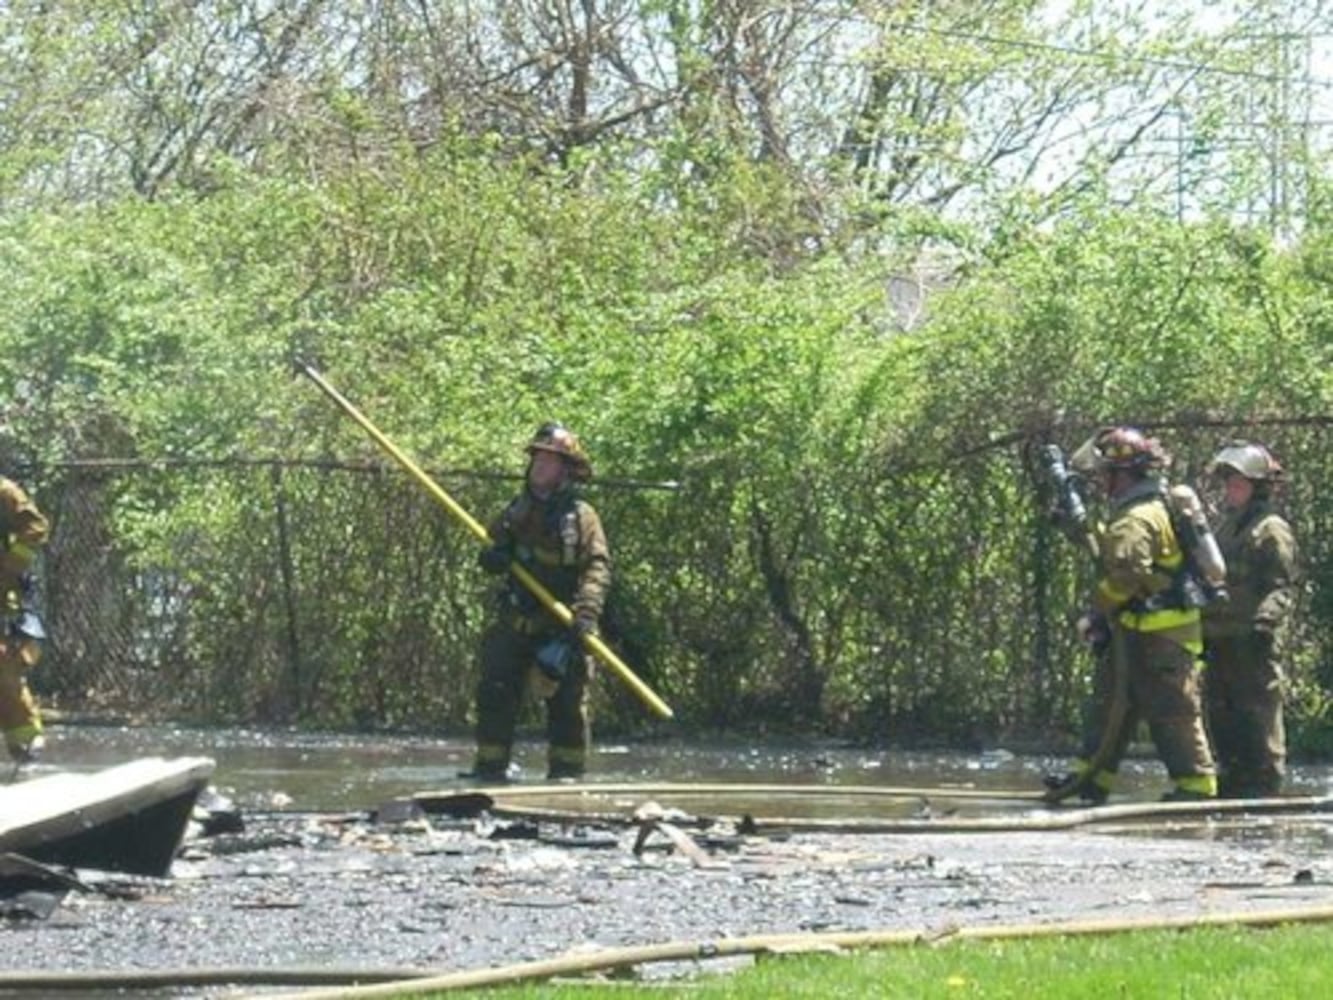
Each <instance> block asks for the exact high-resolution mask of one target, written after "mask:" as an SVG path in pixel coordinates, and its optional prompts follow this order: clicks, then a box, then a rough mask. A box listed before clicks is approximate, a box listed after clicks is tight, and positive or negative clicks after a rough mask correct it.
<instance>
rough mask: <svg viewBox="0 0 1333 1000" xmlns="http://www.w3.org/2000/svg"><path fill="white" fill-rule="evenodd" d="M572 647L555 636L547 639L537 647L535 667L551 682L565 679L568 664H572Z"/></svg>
mask: <svg viewBox="0 0 1333 1000" xmlns="http://www.w3.org/2000/svg"><path fill="white" fill-rule="evenodd" d="M574 656H575V653H574V647H573V646H572V645H570V642H569V640H568V639H566V638H564V637H563V636H557V637H556V638H554V639H547V640H546V641H545V642H544V643H542V644H541V645H540V646H539V647H537V657H536V659H537V667H538V668H539V669H540V670H541V672H542V673H544V674H545V675H546V676H547V677H549V678H551V680H553V681H556V682H557V683H558V682H560V681H563V680H564V679H565V675H566V674H567V673H569V667H570V664H572V663H573V662H574Z"/></svg>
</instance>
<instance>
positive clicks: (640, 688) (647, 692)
mask: <svg viewBox="0 0 1333 1000" xmlns="http://www.w3.org/2000/svg"><path fill="white" fill-rule="evenodd" d="M294 364H295V366H296V370H297V371H298V372H300V373H301V374H303V375H305V376H306V377H307V378H309V379H310V381H312V382H314V383H315V385H317V386H318V387H319V389H320V391H322V392H323V393H324V395H326V396H328V397H329V399H331V400H333V402H334V403H335V404H336V405H337V406H338V408H339V409H340V410H342V411H343V412H344V413H345V414H347V415H348V416H349V417H351V418H352V419H353V420H354V421H356V422H357V423H358V424H359V425H360V426H361V429H362V430H364V431H365V432H366V433H367V434H369V435H370V436H371V438H373V439H374V441H375V443H376V444H378V445H379V446H380V447H381V448H383V449H384V450H385V451H386V452H387V453H388V454H389V455H390V456H391V457H392V458H393V459H394V461H396V462H397V463H398V464H399V465H401V466H402V467H403V469H404V470H406V472H407V473H408V474H409V475H410V476H411V477H412V478H413V479H415V480H416V481H417V482H419V483H420V484H421V485H422V486H424V487H425V488H426V490H427V492H429V493H430V495H431V496H433V497H434V498H435V499H436V500H438V501H439V502H440V504H441V506H443V507H444V509H445V510H447V511H448V512H449V513H450V514H452V515H453V517H454V519H455V520H457V521H458V522H460V523H461V524H462V525H463V527H465V528H467V530H468V531H470V532H471V533H472V534H473V536H474V537H475V538H476V539H477V541H479V542H481V544H482V545H490V544H492V539H491V535H490V532H488V531H487V530H486V527H485V525H483V524H482V523H481V522H480V521H478V520H477V519H476V518H474V517H473V516H472V515H471V514H469V513H468V512H467V511H466V510H464V509H463V508H462V507H461V506H459V504H458V502H457V501H455V500H454V498H453V497H451V496H450V495H449V494H448V493H446V492H445V491H444V490H443V489H442V488H441V487H440V485H439V484H438V483H437V482H435V480H434V479H432V478H431V477H430V476H429V475H427V474H426V472H425V471H424V470H423V469H422V468H421V467H420V466H419V465H417V464H416V462H414V461H412V459H411V458H409V457H408V456H407V455H406V454H405V453H404V452H403V451H402V450H401V449H400V448H399V447H398V446H397V445H395V444H394V443H393V442H392V441H390V440H389V438H388V437H386V436H385V435H384V434H383V433H382V432H381V431H380V430H379V428H377V427H376V426H375V425H374V424H372V423H371V422H370V420H369V419H368V418H367V417H366V416H365V414H363V413H362V412H361V411H360V410H358V409H357V408H356V407H355V406H353V405H352V403H351V402H349V401H348V400H347V399H346V398H345V397H344V396H343V395H342V394H341V393H340V392H338V390H337V389H335V388H334V387H333V386H331V385H330V384H329V383H328V382H327V381H326V380H325V378H324V376H322V375H321V374H320V373H319V372H317V371H316V370H315V369H314V368H312V367H311V366H310V365H308V364H306V363H305V362H304V361H302V360H300V359H297V360H295V362H294ZM509 571H510V572H511V573H512V574H513V575H514V577H515V578H516V579H517V580H518V581H519V582H520V583H522V584H523V586H524V587H526V588H527V590H528V591H529V592H530V593H531V594H532V596H533V597H535V598H536V599H537V600H538V601H539V602H540V603H541V605H542V607H544V608H545V609H546V610H547V611H548V612H550V613H551V614H552V615H553V616H555V618H556V620H557V621H559V622H560V624H561V625H565V626H570V625H572V624H573V623H574V615H573V613H572V612H571V611H570V610H569V608H567V607H565V605H564V604H562V603H560V602H559V601H557V600H556V599H555V597H554V596H552V594H551V592H550V591H548V590H547V589H546V588H545V587H544V586H542V584H541V581H539V580H537V579H536V577H534V576H533V575H532V574H531V573H530V572H528V570H527V568H526V567H525V566H523V565H522V564H521V563H519V562H517V561H514V562H511V563H510V565H509ZM581 640H582V642H583V645H584V647H585V648H586V649H587V650H588V652H590V653H592V654H593V655H594V656H596V657H597V659H599V660H601V661H602V663H604V664H606V666H607V667H609V668H610V669H611V670H612V671H613V672H614V673H615V674H616V675H617V676H618V677H619V678H620V679H621V680H622V681H624V682H625V683H626V684H627V685H629V688H630V690H632V691H633V692H634V693H635V694H636V695H638V697H639V699H640V700H641V701H642V702H643V703H644V704H645V705H647V706H648V707H649V708H650V709H652V710H653V712H654V713H656V714H657V715H658V716H659V717H660V718H663V719H670V718H672V716H673V714H674V713H672V711H671V708H670V707H669V706H668V705H667V703H666V702H664V701H663V700H662V699H661V698H659V697H658V696H657V694H656V693H655V692H654V691H653V689H652V688H650V687H648V685H647V684H645V683H644V682H643V681H642V680H640V679H639V678H638V676H637V675H636V674H635V673H634V671H633V670H631V669H630V668H629V666H627V665H626V663H625V661H624V660H622V659H621V658H620V657H619V656H617V655H616V653H615V651H614V650H613V649H611V647H609V646H608V645H607V644H606V643H604V642H603V641H602V640H601V638H600V637H598V636H597V635H595V634H593V633H590V632H588V633H583V634H582V635H581Z"/></svg>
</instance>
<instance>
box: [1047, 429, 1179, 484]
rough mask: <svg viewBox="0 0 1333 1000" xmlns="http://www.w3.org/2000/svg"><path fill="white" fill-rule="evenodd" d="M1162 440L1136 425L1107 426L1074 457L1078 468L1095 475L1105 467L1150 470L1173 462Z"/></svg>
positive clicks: (1162, 467) (1144, 471)
mask: <svg viewBox="0 0 1333 1000" xmlns="http://www.w3.org/2000/svg"><path fill="white" fill-rule="evenodd" d="M1170 461H1171V458H1170V456H1169V455H1167V453H1166V450H1165V449H1164V448H1163V447H1162V443H1161V442H1160V441H1158V440H1157V438H1154V437H1148V436H1147V435H1146V434H1144V433H1143V432H1142V431H1141V430H1139V429H1138V428H1136V427H1106V428H1103V429H1102V430H1100V431H1098V432H1097V433H1096V434H1094V435H1093V436H1092V437H1091V438H1089V439H1088V440H1087V441H1085V442H1084V443H1083V444H1082V445H1081V446H1080V447H1079V449H1078V450H1077V451H1076V452H1074V454H1073V456H1072V457H1071V458H1070V464H1071V465H1072V466H1073V467H1074V469H1075V470H1077V471H1078V472H1081V473H1083V474H1084V475H1091V474H1092V473H1094V472H1100V471H1102V470H1103V469H1123V470H1125V471H1128V472H1138V473H1142V474H1148V473H1153V472H1160V471H1161V470H1163V469H1165V468H1166V466H1167V465H1168V464H1169V463H1170Z"/></svg>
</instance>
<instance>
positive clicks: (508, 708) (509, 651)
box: [475, 621, 592, 780]
mask: <svg viewBox="0 0 1333 1000" xmlns="http://www.w3.org/2000/svg"><path fill="white" fill-rule="evenodd" d="M550 638H551V633H549V632H543V633H537V634H530V633H527V632H525V631H523V630H521V629H518V628H515V627H514V626H513V625H511V624H509V623H508V622H503V621H501V622H496V623H494V624H492V625H491V626H490V627H489V628H488V629H487V630H486V632H485V634H484V635H483V636H482V640H481V653H480V661H481V662H480V665H479V666H480V673H479V677H478V681H477V699H476V705H477V730H476V739H477V756H476V767H475V770H476V773H477V776H478V777H480V778H488V779H492V780H500V779H503V778H504V776H505V772H506V770H507V768H508V767H509V760H510V755H511V753H512V751H513V745H514V730H515V728H516V727H517V725H518V718H519V713H520V711H521V710H522V708H523V703H524V700H525V696H526V695H527V694H528V693H529V691H530V690H533V689H537V693H538V695H539V697H540V698H541V700H542V701H544V702H545V704H546V741H547V777H548V778H577V777H581V776H582V775H583V772H584V769H585V767H586V765H587V759H588V747H589V744H590V742H591V724H590V719H589V712H588V681H589V680H590V679H591V677H592V662H591V660H590V658H589V657H588V656H586V655H584V654H583V653H582V652H581V651H580V652H579V653H578V655H575V656H574V657H573V662H572V663H571V664H570V666H569V668H568V670H567V672H566V675H565V677H564V679H563V680H562V681H560V683H559V684H558V685H556V686H555V690H554V691H553V692H550V693H549V694H548V693H547V691H541V690H540V689H539V688H538V685H536V684H534V683H533V676H532V675H533V673H534V672H535V671H536V670H537V667H536V654H537V650H538V649H539V648H540V647H541V645H542V644H543V643H544V642H546V641H548V640H549V639H550ZM548 691H549V688H548Z"/></svg>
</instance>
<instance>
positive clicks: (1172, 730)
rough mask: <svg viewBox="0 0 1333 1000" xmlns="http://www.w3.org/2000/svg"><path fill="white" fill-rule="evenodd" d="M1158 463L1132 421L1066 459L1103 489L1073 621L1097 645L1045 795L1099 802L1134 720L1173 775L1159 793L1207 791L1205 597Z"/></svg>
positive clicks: (1172, 796) (1153, 442)
mask: <svg viewBox="0 0 1333 1000" xmlns="http://www.w3.org/2000/svg"><path fill="white" fill-rule="evenodd" d="M1168 462H1169V457H1168V456H1167V454H1166V452H1165V451H1164V450H1163V449H1162V446H1161V444H1160V442H1158V440H1157V439H1156V438H1151V437H1148V436H1146V435H1145V434H1144V433H1143V432H1142V431H1140V430H1138V429H1136V428H1133V427H1112V428H1107V429H1105V430H1102V431H1100V432H1099V433H1098V434H1096V435H1095V436H1094V437H1093V438H1092V439H1090V440H1089V441H1087V442H1086V443H1085V444H1084V445H1083V446H1082V447H1081V448H1079V449H1078V451H1076V452H1075V453H1074V455H1073V456H1072V459H1071V464H1072V465H1073V467H1074V469H1075V471H1077V472H1078V473H1080V474H1081V475H1083V476H1085V477H1086V478H1087V479H1088V480H1089V481H1092V482H1096V483H1097V484H1098V485H1099V486H1100V488H1101V491H1102V493H1103V494H1104V495H1105V497H1106V500H1107V504H1108V512H1107V513H1108V523H1107V524H1106V525H1105V526H1104V527H1101V528H1099V529H1098V531H1097V532H1096V547H1097V552H1098V563H1099V567H1098V568H1099V574H1098V581H1097V585H1096V588H1095V590H1094V594H1093V600H1092V609H1091V610H1090V611H1089V613H1088V614H1087V615H1085V616H1084V617H1083V619H1081V621H1080V623H1079V627H1080V634H1081V635H1082V637H1083V638H1084V639H1085V640H1086V641H1088V642H1090V643H1091V644H1092V645H1093V647H1094V652H1095V653H1096V669H1095V673H1094V678H1093V692H1092V696H1091V698H1090V700H1089V704H1088V709H1087V711H1086V713H1085V717H1084V728H1083V739H1082V748H1081V753H1080V757H1079V758H1078V759H1077V760H1076V761H1075V763H1074V770H1073V772H1072V773H1071V774H1067V775H1060V776H1050V777H1048V779H1047V786H1048V788H1050V789H1051V790H1052V792H1055V791H1056V790H1057V789H1060V788H1072V787H1077V788H1078V791H1079V794H1080V796H1081V797H1082V798H1083V799H1084V800H1086V801H1090V802H1093V803H1100V802H1104V801H1105V800H1106V797H1107V795H1108V794H1109V792H1110V790H1111V788H1112V785H1113V783H1114V779H1115V774H1116V771H1117V769H1118V767H1119V764H1120V761H1121V759H1122V758H1123V756H1124V754H1125V750H1126V749H1127V747H1128V745H1129V741H1130V738H1131V737H1132V736H1133V733H1134V730H1135V728H1136V727H1137V725H1138V723H1139V721H1140V720H1143V721H1145V722H1147V724H1148V729H1149V732H1150V734H1151V736H1152V740H1153V743H1154V744H1155V746H1156V748H1157V754H1158V756H1159V757H1160V758H1161V760H1162V762H1163V763H1164V764H1165V765H1166V769H1167V772H1168V774H1169V775H1170V777H1171V781H1172V788H1171V790H1170V791H1168V792H1167V793H1166V794H1165V795H1164V796H1163V799H1164V800H1166V801H1180V800H1188V799H1208V798H1212V797H1214V796H1215V795H1216V794H1217V777H1216V773H1215V770H1214V766H1213V758H1212V753H1211V751H1210V749H1209V745H1208V739H1207V734H1206V731H1205V729H1204V722H1203V709H1202V701H1201V699H1202V694H1201V669H1200V668H1201V666H1202V664H1201V661H1200V654H1201V653H1202V651H1203V637H1202V631H1201V623H1200V612H1199V608H1200V606H1201V605H1202V604H1203V598H1202V594H1201V592H1200V588H1199V586H1198V582H1197V581H1196V580H1195V579H1194V578H1193V576H1192V575H1191V573H1190V571H1189V561H1188V560H1187V559H1186V557H1185V553H1183V552H1182V551H1181V543H1180V541H1179V540H1178V539H1177V537H1176V533H1175V531H1174V530H1173V528H1172V519H1171V513H1170V510H1169V509H1168V507H1167V501H1166V493H1165V487H1164V484H1163V480H1162V476H1163V474H1164V472H1165V469H1166V466H1167V464H1168ZM1118 682H1119V683H1118ZM1075 783H1076V784H1075ZM1058 797H1059V796H1058V795H1057V796H1056V798H1057V799H1058Z"/></svg>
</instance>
